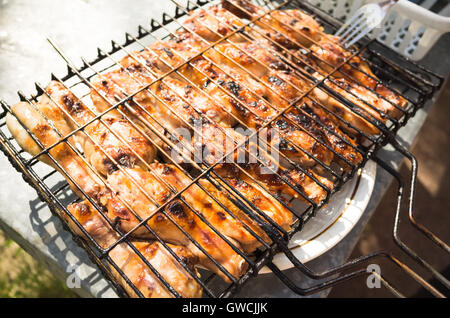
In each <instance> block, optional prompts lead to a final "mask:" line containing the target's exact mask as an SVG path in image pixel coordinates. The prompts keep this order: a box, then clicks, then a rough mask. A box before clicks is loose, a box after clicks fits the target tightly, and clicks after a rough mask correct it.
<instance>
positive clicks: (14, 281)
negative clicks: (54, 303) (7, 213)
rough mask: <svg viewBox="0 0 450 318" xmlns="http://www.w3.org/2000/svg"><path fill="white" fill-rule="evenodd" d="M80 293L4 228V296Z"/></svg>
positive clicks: (0, 289)
mask: <svg viewBox="0 0 450 318" xmlns="http://www.w3.org/2000/svg"><path fill="white" fill-rule="evenodd" d="M5 297H19V298H37V297H48V298H54V297H77V295H76V294H75V293H74V292H73V291H71V290H70V289H69V288H68V287H67V286H66V285H65V284H64V283H62V282H61V281H59V280H58V279H57V278H55V277H54V276H53V275H52V274H51V273H50V272H49V271H48V270H47V269H46V268H45V267H44V266H42V265H41V264H40V263H39V262H37V261H36V260H35V259H33V257H31V256H30V255H29V254H27V253H26V252H25V251H24V250H23V249H22V248H21V247H20V246H19V245H17V244H16V243H15V242H14V241H12V240H11V239H8V238H7V237H6V235H5V233H3V232H2V231H0V298H5Z"/></svg>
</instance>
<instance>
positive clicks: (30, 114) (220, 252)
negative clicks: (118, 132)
mask: <svg viewBox="0 0 450 318" xmlns="http://www.w3.org/2000/svg"><path fill="white" fill-rule="evenodd" d="M53 86H54V85H53ZM53 86H52V87H53ZM48 93H49V96H53V94H56V95H58V94H59V95H60V94H61V92H59V91H58V92H56V91H54V90H52V91H51V92H48ZM69 96H70V97H71V98H75V97H74V96H73V95H69ZM53 100H54V99H53V98H52V99H50V98H42V99H41V100H40V101H39V103H38V105H37V106H36V108H38V109H41V110H45V111H46V112H48V113H50V112H51V111H56V110H58V109H59V108H58V107H56V105H55V103H54V102H53ZM74 101H75V102H78V100H74ZM12 111H13V113H14V114H15V115H16V116H17V118H18V119H19V120H21V121H22V123H23V124H24V125H25V127H27V128H28V129H29V130H30V131H31V133H33V134H34V135H35V136H36V137H37V139H38V140H39V141H40V142H41V143H42V145H43V147H50V146H52V145H53V144H57V145H56V146H55V147H53V148H52V149H50V150H49V153H50V155H52V156H53V157H54V159H55V161H56V163H57V164H59V165H60V166H61V169H59V170H60V171H63V175H64V176H65V177H66V178H68V181H69V183H70V184H71V186H72V187H73V189H74V191H76V192H77V194H78V195H79V196H80V197H82V198H84V196H83V195H82V193H81V192H80V191H79V189H78V187H80V189H81V190H82V191H84V192H85V193H86V194H87V195H88V196H89V197H91V198H92V199H93V200H94V201H95V202H96V203H97V204H98V205H99V206H101V207H102V208H104V210H105V211H106V212H105V213H106V214H107V216H108V217H109V218H110V219H111V221H113V222H117V224H118V225H119V226H120V228H121V229H122V230H124V231H129V230H132V229H133V228H134V227H135V226H137V225H138V224H139V220H138V218H137V217H140V218H147V217H151V216H152V217H151V218H150V219H149V222H148V224H149V226H150V227H151V228H152V229H153V230H154V231H155V232H156V233H157V234H158V235H160V236H161V237H162V239H164V240H166V241H168V242H175V243H177V244H180V245H183V246H186V247H187V248H189V250H191V252H192V253H194V255H196V256H197V257H198V258H199V261H200V264H201V265H202V266H204V267H206V268H208V269H210V270H212V271H214V272H217V273H218V274H219V275H221V276H222V277H223V278H224V279H226V280H228V278H227V277H226V276H225V274H224V273H223V272H222V271H221V270H220V269H219V268H217V266H216V265H215V264H213V263H212V261H211V260H210V259H209V258H208V257H207V256H206V255H205V254H204V253H203V252H202V251H201V250H199V248H198V247H197V246H195V244H194V243H192V241H191V240H189V239H188V237H187V236H186V235H185V234H184V233H183V232H182V231H181V230H180V228H179V227H181V229H183V230H184V231H185V232H186V233H188V234H189V235H191V236H192V237H193V238H194V239H195V241H196V242H197V243H198V244H199V246H201V247H202V248H204V250H205V251H206V252H207V253H208V254H209V255H211V257H212V258H213V259H215V260H216V261H217V262H218V263H219V264H221V265H222V266H223V267H224V268H225V269H226V270H227V271H228V272H229V273H230V274H231V275H232V276H234V277H240V276H241V275H242V274H243V272H244V271H245V270H246V266H247V264H246V262H245V261H244V260H243V259H242V257H241V256H239V255H238V254H237V253H236V252H235V251H234V250H233V249H232V248H231V247H230V246H229V245H228V244H227V243H226V242H225V241H224V240H223V239H221V238H220V237H219V236H218V235H217V234H216V233H214V232H213V231H212V229H211V228H210V227H209V226H207V225H206V224H205V223H204V222H203V221H201V220H200V219H199V217H198V216H196V215H195V214H194V213H193V212H192V210H191V209H189V208H188V207H187V206H186V205H184V204H182V203H181V202H179V201H177V200H174V201H173V202H171V203H170V204H169V205H168V206H167V208H166V209H165V213H166V214H164V213H163V212H159V213H157V214H155V210H156V209H157V206H159V205H161V204H163V203H165V202H167V201H168V200H169V199H170V197H171V195H172V193H171V192H170V191H169V189H168V188H167V186H166V185H164V184H163V183H162V182H161V181H159V180H158V179H157V178H156V177H155V176H154V175H152V174H151V173H149V172H147V171H144V170H142V169H140V168H138V167H137V166H136V167H134V168H124V167H121V169H119V170H117V167H116V168H115V169H113V170H114V172H113V173H112V174H108V177H107V179H106V180H103V181H102V180H101V179H99V178H98V176H97V175H96V174H95V173H94V171H92V170H91V169H90V168H89V167H87V166H86V163H85V162H84V161H83V159H82V157H80V155H79V154H77V153H76V152H75V151H73V150H72V149H71V148H70V147H69V145H68V144H67V143H66V142H62V141H61V138H60V136H59V135H58V134H57V133H56V131H55V130H54V128H53V127H51V125H50V124H49V122H48V121H47V120H46V119H45V118H44V116H43V115H42V114H41V113H39V112H38V111H37V110H35V109H34V108H33V107H32V106H31V105H30V104H28V103H19V104H16V105H14V106H13V107H12ZM80 112H81V111H80ZM60 115H61V114H60ZM79 115H81V114H79ZM80 117H81V116H80ZM55 119H59V117H58V116H55ZM7 122H8V128H9V129H10V131H11V133H12V134H13V136H14V137H15V138H16V140H18V142H19V143H20V145H21V146H22V147H23V149H24V150H26V151H29V152H30V153H31V154H38V153H39V151H40V150H39V149H40V147H39V146H38V145H37V144H36V143H35V142H34V141H33V140H32V139H31V137H30V136H29V134H28V133H27V132H26V131H25V130H24V128H22V126H21V125H20V123H19V122H18V121H17V120H16V119H15V117H14V116H11V115H9V116H8V119H7ZM63 123H64V121H63V120H60V122H59V124H58V125H60V126H61V127H63ZM58 142H59V143H58ZM47 159H48V158H47ZM53 166H57V165H56V164H55V163H54V164H53ZM109 172H110V171H109ZM125 173H126V174H125ZM66 174H67V175H66ZM130 177H133V179H131V178H130ZM70 178H72V179H73V180H75V181H76V185H77V186H78V187H77V186H76V185H74V184H73V183H71V182H70ZM130 208H131V209H132V211H133V212H135V213H137V216H136V215H135V214H133V212H132V211H131V210H130ZM168 217H169V218H171V219H172V220H173V221H170V220H169V219H168ZM175 224H177V225H178V226H177V225H175ZM133 234H135V235H136V236H143V237H148V238H150V237H151V235H150V233H149V232H148V230H146V229H145V228H144V227H140V228H138V229H136V230H135V232H134V233H133ZM230 241H232V239H230ZM232 243H233V245H235V246H236V247H237V248H238V249H240V245H239V243H237V242H235V241H232Z"/></svg>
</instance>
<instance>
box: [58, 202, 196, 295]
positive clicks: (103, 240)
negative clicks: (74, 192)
mask: <svg viewBox="0 0 450 318" xmlns="http://www.w3.org/2000/svg"><path fill="white" fill-rule="evenodd" d="M68 210H69V211H70V213H71V214H72V216H73V217H74V218H75V219H76V220H77V221H78V222H79V223H80V225H81V226H82V227H83V228H84V229H85V230H86V232H87V233H88V234H89V235H90V237H91V238H93V239H94V240H95V241H96V242H97V244H98V245H100V246H101V247H102V248H105V249H106V248H108V247H110V246H111V245H112V244H114V243H115V242H116V241H118V240H119V238H120V237H119V235H118V234H117V233H116V232H115V231H114V230H113V229H112V228H111V227H110V225H109V224H108V222H106V220H105V219H104V218H103V217H102V216H101V215H100V213H99V212H98V211H97V210H96V209H95V208H94V207H93V206H92V205H91V204H90V203H89V202H87V201H83V202H81V203H74V204H71V205H70V206H68ZM62 217H63V218H64V219H65V220H66V221H67V222H68V224H69V226H70V227H71V229H72V230H73V231H74V232H75V233H77V234H78V235H79V236H81V237H84V236H85V235H84V233H83V232H82V231H81V229H80V228H79V227H78V226H77V225H76V224H75V223H74V222H73V221H72V219H71V218H70V217H69V215H68V214H65V213H64V214H63V215H62ZM131 244H133V245H134V247H135V248H136V249H137V250H138V251H139V252H140V253H141V254H142V255H143V256H144V258H145V259H146V260H147V261H148V262H149V263H150V264H151V265H152V266H153V267H154V268H155V269H156V270H157V271H158V272H159V273H160V274H161V276H162V277H163V278H164V279H165V280H166V281H167V282H168V283H169V284H170V285H171V286H172V287H173V288H174V289H175V290H176V291H177V292H178V293H179V294H180V295H181V296H182V297H187V298H199V297H201V295H202V288H201V286H200V285H199V284H198V283H197V282H196V281H195V279H194V278H193V277H191V276H190V274H189V273H188V272H186V270H185V269H184V268H183V265H181V264H180V263H179V262H178V261H177V260H176V259H175V258H174V257H173V256H172V255H171V254H170V253H169V251H168V250H166V248H165V247H164V246H163V245H162V244H161V243H159V242H153V243H148V242H132V243H131ZM168 247H169V248H170V249H171V250H172V251H173V252H174V253H175V254H176V255H177V256H178V257H179V258H180V260H181V261H182V263H183V264H184V265H185V266H187V267H188V268H189V269H190V270H191V271H192V272H193V273H194V274H196V275H197V276H199V274H198V273H197V270H196V269H195V265H197V263H198V258H197V257H196V256H194V255H193V254H192V253H191V252H190V251H189V250H187V249H186V248H185V247H182V246H177V245H172V244H168ZM108 255H109V257H110V258H111V260H112V261H113V262H114V263H115V265H116V266H117V267H118V268H120V270H121V271H122V272H123V273H124V274H125V275H126V276H127V278H128V279H129V280H130V281H131V283H132V284H133V285H134V286H135V287H136V288H137V289H138V290H139V291H140V292H141V293H142V294H143V296H144V297H146V298H170V297H173V294H172V293H171V292H170V291H168V290H167V289H166V287H165V286H164V285H163V283H162V281H160V280H159V279H158V278H157V277H156V276H155V274H154V273H153V272H152V271H151V269H150V268H149V267H148V266H147V265H146V264H145V263H144V261H143V260H142V259H141V258H140V257H139V255H138V254H136V252H134V251H133V250H132V249H131V247H130V246H128V245H127V243H119V244H117V245H116V246H115V247H114V248H112V249H111V251H110V252H109V253H108ZM111 270H112V273H113V275H114V277H115V278H116V279H117V280H118V281H119V282H120V284H121V285H122V287H124V289H125V290H126V291H127V292H128V294H129V295H131V296H134V297H137V294H136V292H135V291H134V289H133V288H132V287H131V286H130V285H129V284H128V283H127V282H126V281H125V280H124V279H123V277H122V276H121V275H120V274H119V273H118V272H117V271H116V270H115V269H114V268H113V267H111Z"/></svg>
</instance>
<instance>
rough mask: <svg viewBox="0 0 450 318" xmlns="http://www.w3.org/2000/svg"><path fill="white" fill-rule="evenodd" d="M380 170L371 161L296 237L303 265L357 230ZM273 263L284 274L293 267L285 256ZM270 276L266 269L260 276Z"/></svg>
mask: <svg viewBox="0 0 450 318" xmlns="http://www.w3.org/2000/svg"><path fill="white" fill-rule="evenodd" d="M376 169H377V165H376V164H375V163H374V162H373V161H368V162H367V164H366V165H365V167H364V168H363V169H362V170H360V171H359V172H358V174H357V175H356V176H355V177H354V178H353V179H352V180H350V181H349V182H348V183H346V184H345V185H344V186H343V187H342V189H341V190H340V191H339V192H337V193H335V194H334V195H333V196H332V198H331V200H330V202H329V203H328V205H327V206H325V207H324V208H322V209H320V210H319V211H318V212H317V215H316V216H315V217H313V218H311V219H310V220H309V221H308V222H307V223H306V224H305V227H304V228H303V229H302V230H301V231H300V232H298V233H296V234H295V235H294V237H293V238H292V239H291V242H290V244H289V248H290V250H291V251H292V252H293V253H294V255H295V256H296V257H297V258H298V259H299V260H300V261H301V262H303V263H306V262H309V261H311V260H313V259H314V258H316V257H318V256H320V255H322V254H323V253H325V252H327V251H328V250H329V249H331V248H332V247H333V246H335V245H336V244H337V243H339V242H340V241H341V240H342V239H343V238H344V237H345V236H346V235H347V234H348V233H349V232H350V230H351V229H352V228H353V227H354V226H355V224H356V223H357V222H358V220H359V219H360V217H361V215H362V214H363V213H364V210H365V209H366V206H367V204H368V203H369V199H370V196H371V195H372V191H373V187H374V184H375V176H376ZM273 262H274V264H275V265H277V267H278V268H279V269H280V270H285V269H288V268H291V267H292V266H293V265H292V263H291V262H290V261H289V260H288V258H287V257H286V256H285V255H284V254H283V253H279V254H277V255H275V257H274V259H273ZM270 272H271V271H270V269H268V268H267V267H263V268H262V269H261V271H260V274H265V273H270Z"/></svg>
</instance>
